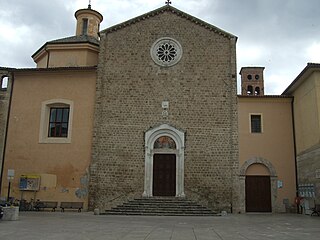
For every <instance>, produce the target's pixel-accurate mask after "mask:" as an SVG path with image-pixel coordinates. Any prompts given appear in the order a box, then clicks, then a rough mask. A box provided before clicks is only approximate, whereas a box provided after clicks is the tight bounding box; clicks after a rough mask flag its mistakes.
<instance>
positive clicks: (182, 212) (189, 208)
mask: <svg viewBox="0 0 320 240" xmlns="http://www.w3.org/2000/svg"><path fill="white" fill-rule="evenodd" d="M102 214H106V215H149V216H215V215H217V213H215V212H213V211H212V210H210V209H208V208H206V207H204V206H201V205H199V204H197V203H195V202H193V201H191V200H189V199H185V198H176V197H152V198H138V199H134V200H132V201H129V202H126V203H123V204H122V205H119V206H117V207H115V208H112V209H111V210H106V211H105V213H102Z"/></svg>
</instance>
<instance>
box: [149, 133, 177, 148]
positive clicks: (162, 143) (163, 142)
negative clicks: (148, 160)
mask: <svg viewBox="0 0 320 240" xmlns="http://www.w3.org/2000/svg"><path fill="white" fill-rule="evenodd" d="M153 148H154V149H159V148H168V149H176V148H177V147H176V143H175V141H174V140H173V139H172V138H171V137H168V136H162V137H159V138H158V139H157V140H156V141H155V142H154V145H153Z"/></svg>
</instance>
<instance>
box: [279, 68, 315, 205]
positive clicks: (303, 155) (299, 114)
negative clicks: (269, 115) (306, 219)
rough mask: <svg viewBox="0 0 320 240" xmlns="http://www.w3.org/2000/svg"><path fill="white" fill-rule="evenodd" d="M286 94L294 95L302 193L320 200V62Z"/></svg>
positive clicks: (307, 199)
mask: <svg viewBox="0 0 320 240" xmlns="http://www.w3.org/2000/svg"><path fill="white" fill-rule="evenodd" d="M283 94H286V95H288V94H290V95H292V96H294V104H293V106H294V119H295V131H296V145H297V152H296V154H297V169H298V183H299V195H300V196H301V197H303V198H304V199H305V203H306V205H305V208H306V209H308V208H311V207H313V206H314V204H315V203H317V204H320V161H319V159H320V65H319V64H314V63H308V65H307V66H306V67H305V69H303V70H302V72H301V73H300V74H299V75H298V77H297V78H296V79H295V80H294V81H293V82H292V84H291V85H290V86H289V87H288V88H287V89H286V90H285V92H284V93H283Z"/></svg>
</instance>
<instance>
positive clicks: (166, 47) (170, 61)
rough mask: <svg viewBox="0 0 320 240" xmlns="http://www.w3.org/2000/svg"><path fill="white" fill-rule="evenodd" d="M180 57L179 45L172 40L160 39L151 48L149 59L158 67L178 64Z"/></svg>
mask: <svg viewBox="0 0 320 240" xmlns="http://www.w3.org/2000/svg"><path fill="white" fill-rule="evenodd" d="M181 56H182V48H181V45H180V44H179V43H178V42H177V41H176V40H174V39H172V38H160V39H158V40H157V41H156V42H155V43H154V44H153V46H152V48H151V57H152V59H153V61H154V62H155V63H157V64H158V65H160V66H164V67H169V66H172V65H174V64H176V63H178V62H179V60H180V59H181Z"/></svg>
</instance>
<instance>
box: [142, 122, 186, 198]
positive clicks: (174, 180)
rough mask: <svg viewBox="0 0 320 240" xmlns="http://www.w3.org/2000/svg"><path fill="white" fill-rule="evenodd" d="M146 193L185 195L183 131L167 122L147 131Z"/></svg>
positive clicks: (148, 195)
mask: <svg viewBox="0 0 320 240" xmlns="http://www.w3.org/2000/svg"><path fill="white" fill-rule="evenodd" d="M142 196H143V197H152V196H176V197H184V196H185V195H184V132H182V131H180V130H178V129H176V128H174V127H172V126H169V125H167V124H163V125H160V126H158V127H155V128H152V129H150V130H149V131H147V132H146V133H145V179H144V191H143V194H142Z"/></svg>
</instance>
